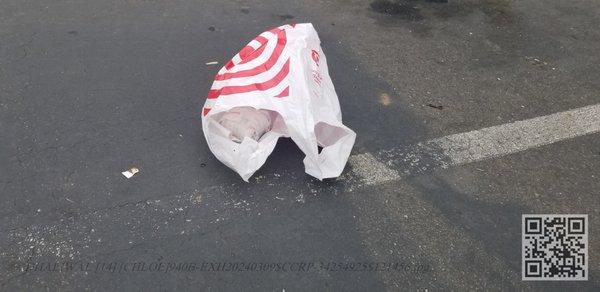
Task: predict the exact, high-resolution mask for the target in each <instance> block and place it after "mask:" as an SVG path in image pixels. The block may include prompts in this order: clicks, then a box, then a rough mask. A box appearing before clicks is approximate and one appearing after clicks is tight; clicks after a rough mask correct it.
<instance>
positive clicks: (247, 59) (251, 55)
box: [240, 35, 269, 64]
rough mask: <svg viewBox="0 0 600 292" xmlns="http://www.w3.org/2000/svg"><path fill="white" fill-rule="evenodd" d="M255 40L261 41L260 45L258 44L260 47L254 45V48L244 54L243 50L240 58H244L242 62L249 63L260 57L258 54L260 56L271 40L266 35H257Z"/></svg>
mask: <svg viewBox="0 0 600 292" xmlns="http://www.w3.org/2000/svg"><path fill="white" fill-rule="evenodd" d="M254 40H255V41H257V42H259V43H260V46H258V48H256V50H255V49H254V48H252V47H250V48H252V50H251V51H249V52H248V53H247V54H244V55H242V52H240V58H241V59H242V61H241V62H240V64H245V63H248V62H250V61H252V60H254V59H256V58H258V56H260V55H261V54H262V53H263V51H264V50H265V48H266V47H267V42H268V41H269V40H268V39H267V38H266V37H264V36H260V35H259V36H257V37H256V38H255V39H254Z"/></svg>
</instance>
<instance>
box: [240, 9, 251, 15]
mask: <svg viewBox="0 0 600 292" xmlns="http://www.w3.org/2000/svg"><path fill="white" fill-rule="evenodd" d="M240 11H241V12H242V13H244V14H248V13H250V9H248V8H242V9H240Z"/></svg>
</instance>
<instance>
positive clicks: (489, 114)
mask: <svg viewBox="0 0 600 292" xmlns="http://www.w3.org/2000/svg"><path fill="white" fill-rule="evenodd" d="M599 13H600V2H598V1H593V0H589V1H587V0H577V1H569V2H566V1H557V0H548V1H537V2H536V1H514V0H466V1H453V0H449V1H447V2H446V1H435V0H431V1H424V0H413V1H408V0H407V1H401V0H396V1H342V0H333V1H324V0H307V1H302V2H294V1H231V0H222V1H183V0H182V1H162V0H120V1H66V0H60V1H45V2H40V1H13V0H5V1H2V2H1V3H0V199H1V200H2V202H3V204H2V208H0V218H1V219H0V290H4V291H17V290H28V291H29V290H52V291H54V290H61V291H62V290H66V291H72V290H77V291H79V290H92V291H96V290H100V291H107V290H108V291H111V290H125V291H129V290H150V291H153V290H160V291H171V290H210V291H239V290H243V291H245V290H248V291H250V290H252V291H256V290H258V291H284V290H285V291H313V290H316V291H322V290H325V291H365V290H368V291H380V290H388V291H396V290H408V289H410V290H423V291H425V290H428V291H435V290H463V291H466V290H567V289H569V290H575V289H576V290H596V291H597V290H598V288H599V287H600V280H598V275H600V265H599V264H598V263H600V256H599V255H598V253H597V252H596V251H597V250H598V249H597V247H598V246H600V240H598V236H596V235H597V234H600V225H599V224H598V222H597V220H596V219H597V218H598V217H600V199H599V198H600V197H599V196H600V179H599V178H600V134H599V133H598V125H599V121H600V116H599V115H598V112H597V111H596V110H597V105H598V104H600V78H599V77H600V67H599V66H598V64H600V54H598V52H599V51H600V31H598V29H597V28H598V27H600V18H599V17H598V15H599ZM291 22H296V23H303V22H311V23H313V25H314V26H315V28H316V30H317V31H318V33H319V36H320V38H321V41H322V47H323V50H324V53H325V54H326V56H327V62H328V66H329V70H330V72H329V73H330V75H331V78H332V80H333V83H334V85H335V87H336V91H337V94H338V96H339V100H340V104H341V108H342V113H343V120H344V123H345V124H346V125H347V126H348V127H350V128H352V129H353V130H354V131H355V132H356V133H357V140H356V144H355V147H354V149H353V152H352V157H351V159H350V162H349V164H348V165H347V167H346V170H345V172H344V174H343V175H342V176H341V177H340V178H338V179H330V180H325V181H318V180H315V179H313V178H312V177H310V176H309V175H307V174H305V173H304V168H303V164H302V159H303V154H302V153H301V152H300V150H299V149H298V148H297V147H296V146H295V145H294V143H293V142H292V141H291V140H289V139H280V141H279V142H278V145H277V147H276V149H275V151H274V152H273V154H272V155H271V156H270V157H269V159H268V160H267V162H266V164H265V165H264V166H263V167H262V168H261V169H260V170H259V171H258V172H257V173H256V174H255V175H254V176H253V177H252V178H251V179H250V182H249V183H245V182H243V181H242V180H241V179H240V178H239V176H237V174H235V173H234V172H233V171H231V170H230V169H228V168H227V167H226V166H225V165H223V164H221V163H220V162H219V161H217V160H216V159H215V157H214V156H213V155H212V154H211V152H210V151H209V149H208V147H207V145H206V141H205V139H204V136H203V133H202V126H201V120H200V110H201V108H202V105H203V103H204V100H205V97H206V94H207V92H208V90H209V88H210V86H211V84H212V81H213V78H214V75H215V73H216V72H217V71H218V70H219V68H220V66H221V65H222V64H224V63H226V62H227V61H228V60H229V59H230V58H231V57H232V56H233V55H235V54H236V53H237V51H238V50H239V49H240V48H242V47H243V46H244V45H245V44H246V43H247V42H249V41H250V40H251V39H253V38H254V37H255V36H256V35H258V34H259V33H261V32H263V31H265V30H267V29H269V28H272V27H275V26H279V25H282V24H285V23H291ZM213 61H216V62H218V63H219V65H206V63H207V62H213ZM594 106H596V107H594ZM563 112H566V113H568V114H560V113H563ZM577 116H582V117H583V118H581V119H577ZM540 117H542V118H540ZM521 121H524V122H521ZM561 124H562V125H564V128H562V129H561V128H560V125H561ZM549 125H554V126H552V127H551V126H549ZM556 125H558V126H556ZM486 129H488V130H486ZM489 129H494V130H502V133H503V134H502V136H501V137H498V136H493V133H490V131H489ZM428 141H429V142H428ZM465 141H467V142H468V143H467V142H465ZM423 143H425V145H429V144H427V143H435V145H437V146H436V147H437V148H435V149H429V148H427V149H426V150H422V148H421V147H422V146H421V145H424V144H423ZM438 146H439V147H438ZM457 149H458V150H457ZM465 149H466V150H465ZM461 151H462V152H461ZM130 167H138V168H139V169H140V172H139V173H138V174H136V175H135V176H134V177H132V178H131V179H126V178H125V177H123V175H122V174H121V172H122V171H124V170H126V169H128V168H130ZM532 213H533V214H536V213H539V214H588V216H589V226H588V228H589V234H590V237H589V275H590V276H589V279H588V280H587V281H564V282H557V281H541V282H538V281H522V280H521V216H522V215H523V214H532ZM123 263H128V264H127V265H123ZM234 264H235V265H234ZM69 265H71V267H69ZM192 267H193V268H192ZM224 267H228V268H229V269H227V268H224ZM234 267H235V268H234ZM240 267H241V268H240ZM278 267H279V268H278ZM359 267H370V268H369V269H366V270H364V269H363V270H360V269H359ZM238 268H239V269H238ZM232 269H233V270H232Z"/></svg>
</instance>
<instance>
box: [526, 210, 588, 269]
mask: <svg viewBox="0 0 600 292" xmlns="http://www.w3.org/2000/svg"><path fill="white" fill-rule="evenodd" d="M587 219H588V216H587V215H558V214H557V215H536V214H528V215H523V222H522V225H523V232H522V242H523V250H522V257H523V261H522V275H523V277H522V278H523V280H563V281H573V280H587V279H588V232H587V231H588V226H587V224H588V220H587Z"/></svg>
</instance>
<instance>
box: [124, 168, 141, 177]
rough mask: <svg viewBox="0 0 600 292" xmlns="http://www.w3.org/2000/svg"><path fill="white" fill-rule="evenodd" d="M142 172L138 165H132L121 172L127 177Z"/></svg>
mask: <svg viewBox="0 0 600 292" xmlns="http://www.w3.org/2000/svg"><path fill="white" fill-rule="evenodd" d="M138 172H140V170H139V169H138V168H137V167H132V168H130V169H128V170H126V171H123V172H121V173H122V174H123V175H124V176H125V177H126V178H131V177H132V176H134V175H135V174H136V173H138Z"/></svg>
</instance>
